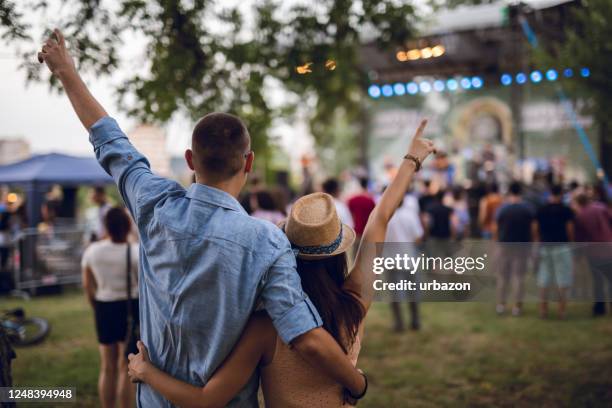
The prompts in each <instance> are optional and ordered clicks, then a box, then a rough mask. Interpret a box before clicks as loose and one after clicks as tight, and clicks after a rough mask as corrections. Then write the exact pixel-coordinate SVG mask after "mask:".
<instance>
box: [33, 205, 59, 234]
mask: <svg viewBox="0 0 612 408" xmlns="http://www.w3.org/2000/svg"><path fill="white" fill-rule="evenodd" d="M40 215H41V221H40V222H39V223H38V225H37V226H36V228H37V230H38V232H39V233H40V234H42V235H44V236H47V237H50V236H52V235H53V231H54V230H55V220H56V216H57V202H56V201H54V200H48V201H45V202H44V203H43V205H42V206H41V207H40Z"/></svg>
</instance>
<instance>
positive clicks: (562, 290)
mask: <svg viewBox="0 0 612 408" xmlns="http://www.w3.org/2000/svg"><path fill="white" fill-rule="evenodd" d="M536 222H537V229H536V231H537V236H536V238H537V239H536V240H538V241H540V242H541V243H542V244H541V246H540V249H539V266H538V270H537V275H538V278H537V280H538V287H539V289H540V316H541V317H542V318H546V317H547V316H548V290H549V288H550V286H551V285H552V284H553V282H554V283H555V285H556V287H557V289H558V291H559V317H560V318H562V319H563V318H565V313H566V305H567V295H568V290H569V288H570V287H571V285H572V266H573V261H572V250H571V248H570V246H569V245H568V244H567V243H568V242H570V241H573V239H574V212H573V211H572V210H571V208H569V207H568V206H567V205H565V204H564V203H563V188H562V187H561V186H560V185H558V184H557V185H554V186H552V188H551V191H550V195H549V198H548V203H547V204H545V205H544V206H542V207H540V208H539V209H538V211H537V213H536Z"/></svg>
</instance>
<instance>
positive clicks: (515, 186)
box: [509, 181, 523, 196]
mask: <svg viewBox="0 0 612 408" xmlns="http://www.w3.org/2000/svg"><path fill="white" fill-rule="evenodd" d="M509 191H510V194H512V195H515V196H518V195H521V193H522V192H523V186H522V185H521V183H519V182H518V181H513V182H512V183H511V184H510V188H509Z"/></svg>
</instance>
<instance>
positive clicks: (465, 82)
mask: <svg viewBox="0 0 612 408" xmlns="http://www.w3.org/2000/svg"><path fill="white" fill-rule="evenodd" d="M459 83H460V84H461V87H462V88H463V89H470V88H471V87H472V81H470V78H461V81H459Z"/></svg>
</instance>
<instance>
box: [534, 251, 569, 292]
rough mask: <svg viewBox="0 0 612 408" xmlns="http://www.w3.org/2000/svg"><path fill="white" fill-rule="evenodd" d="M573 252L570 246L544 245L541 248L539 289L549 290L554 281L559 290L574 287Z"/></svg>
mask: <svg viewBox="0 0 612 408" xmlns="http://www.w3.org/2000/svg"><path fill="white" fill-rule="evenodd" d="M572 266H573V264H572V251H571V249H570V247H569V245H565V244H560V245H551V244H544V246H543V247H541V248H540V264H539V266H538V287H540V288H548V287H550V286H551V284H552V283H553V281H554V282H555V283H556V286H557V287H559V288H569V287H570V286H572Z"/></svg>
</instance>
